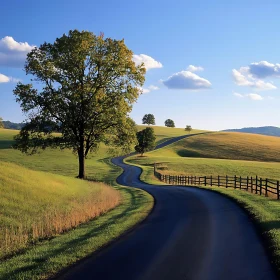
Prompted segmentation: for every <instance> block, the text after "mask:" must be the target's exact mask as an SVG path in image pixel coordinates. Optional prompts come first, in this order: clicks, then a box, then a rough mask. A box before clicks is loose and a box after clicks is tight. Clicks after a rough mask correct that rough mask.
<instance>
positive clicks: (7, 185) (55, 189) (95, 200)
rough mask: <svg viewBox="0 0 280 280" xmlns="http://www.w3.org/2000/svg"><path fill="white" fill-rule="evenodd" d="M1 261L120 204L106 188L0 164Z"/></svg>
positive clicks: (112, 190) (117, 193) (110, 190)
mask: <svg viewBox="0 0 280 280" xmlns="http://www.w3.org/2000/svg"><path fill="white" fill-rule="evenodd" d="M0 193H1V196H0V213H1V214H0V258H3V257H5V256H7V255H10V254H12V253H15V252H17V251H19V250H21V249H24V248H26V247H27V246H29V245H30V244H34V243H35V242H38V241H39V240H41V239H44V238H49V237H52V236H55V235H57V234H60V233H63V232H65V231H67V230H69V229H71V228H74V227H77V226H78V225H80V224H81V223H85V222H87V221H89V220H91V219H93V218H95V217H97V216H99V215H102V214H103V213H105V212H107V211H108V210H110V209H112V208H114V207H116V206H117V205H118V204H120V202H121V196H120V193H119V192H118V191H117V190H116V189H114V188H112V187H109V186H107V185H105V184H102V183H96V182H95V183H93V182H90V181H83V180H78V179H75V178H69V177H65V176H60V175H55V174H51V173H44V172H38V171H32V170H30V169H27V168H24V167H20V166H18V165H15V164H12V163H4V162H0Z"/></svg>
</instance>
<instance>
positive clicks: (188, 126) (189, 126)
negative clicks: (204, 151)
mask: <svg viewBox="0 0 280 280" xmlns="http://www.w3.org/2000/svg"><path fill="white" fill-rule="evenodd" d="M185 131H188V132H189V133H191V131H192V127H191V125H186V128H185Z"/></svg>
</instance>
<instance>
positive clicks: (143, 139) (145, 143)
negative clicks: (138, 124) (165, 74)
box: [135, 127, 156, 156]
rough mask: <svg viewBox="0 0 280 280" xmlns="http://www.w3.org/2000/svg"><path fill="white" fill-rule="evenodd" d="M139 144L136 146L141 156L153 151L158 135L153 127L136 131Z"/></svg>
mask: <svg viewBox="0 0 280 280" xmlns="http://www.w3.org/2000/svg"><path fill="white" fill-rule="evenodd" d="M136 137H137V140H138V144H137V145H136V146H135V151H136V152H137V153H140V154H141V156H142V155H143V154H144V153H145V152H148V151H151V150H153V149H154V148H155V146H156V142H155V141H156V136H155V132H154V129H153V128H152V127H146V128H145V129H143V130H141V131H138V132H137V133H136Z"/></svg>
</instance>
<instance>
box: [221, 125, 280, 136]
mask: <svg viewBox="0 0 280 280" xmlns="http://www.w3.org/2000/svg"><path fill="white" fill-rule="evenodd" d="M224 131H227V132H243V133H253V134H262V135H269V136H279V137H280V128H279V127H276V126H262V127H244V128H240V129H226V130H224Z"/></svg>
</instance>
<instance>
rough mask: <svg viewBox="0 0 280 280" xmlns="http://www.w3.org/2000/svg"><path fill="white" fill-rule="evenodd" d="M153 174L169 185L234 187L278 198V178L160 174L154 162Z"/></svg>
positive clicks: (279, 194)
mask: <svg viewBox="0 0 280 280" xmlns="http://www.w3.org/2000/svg"><path fill="white" fill-rule="evenodd" d="M154 175H155V177H157V178H158V179H159V180H160V181H162V182H165V183H167V184H171V185H201V186H218V187H225V188H234V189H241V190H246V191H250V192H251V193H254V194H259V195H265V196H274V197H276V198H277V199H280V187H279V180H278V181H277V180H273V179H267V178H265V179H264V178H260V177H258V176H255V177H249V176H247V177H241V176H236V175H235V176H227V175H226V176H220V175H218V176H186V175H168V174H162V173H160V172H159V171H158V170H157V165H156V163H155V164H154Z"/></svg>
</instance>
